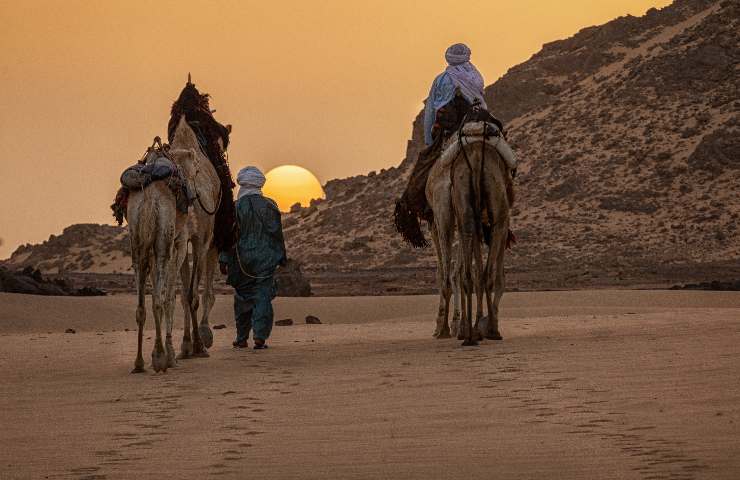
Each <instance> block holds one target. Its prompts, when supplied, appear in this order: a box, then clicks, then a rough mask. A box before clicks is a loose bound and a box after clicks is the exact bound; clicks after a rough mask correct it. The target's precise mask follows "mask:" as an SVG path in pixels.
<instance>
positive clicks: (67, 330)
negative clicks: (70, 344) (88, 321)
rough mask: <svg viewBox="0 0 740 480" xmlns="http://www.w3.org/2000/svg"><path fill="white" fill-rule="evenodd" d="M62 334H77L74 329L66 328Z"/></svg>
mask: <svg viewBox="0 0 740 480" xmlns="http://www.w3.org/2000/svg"><path fill="white" fill-rule="evenodd" d="M64 333H77V331H76V330H75V329H74V328H68V329H66V330H65V331H64Z"/></svg>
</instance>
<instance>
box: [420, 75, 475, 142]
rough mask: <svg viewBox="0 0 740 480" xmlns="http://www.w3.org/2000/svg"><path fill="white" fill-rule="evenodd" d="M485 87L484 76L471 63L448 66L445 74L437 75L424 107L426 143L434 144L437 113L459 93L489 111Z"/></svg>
mask: <svg viewBox="0 0 740 480" xmlns="http://www.w3.org/2000/svg"><path fill="white" fill-rule="evenodd" d="M484 87H485V84H484V82H483V76H482V75H481V74H480V72H479V71H478V69H477V68H475V65H473V64H472V63H470V62H463V63H460V64H455V65H448V66H447V68H446V69H445V71H444V72H442V73H440V74H439V75H437V78H435V79H434V82H433V83H432V88H431V90H430V91H429V97H428V98H427V100H426V104H425V105H424V143H426V144H427V145H431V144H432V141H433V139H432V127H433V126H434V122H435V120H436V117H437V111H438V110H439V109H440V108H442V107H444V106H445V105H447V104H448V103H450V101H451V100H452V99H453V98H454V97H455V93H456V92H458V91H459V92H460V93H461V94H462V96H463V97H465V99H466V100H467V101H468V102H470V104H471V105H472V104H474V103H475V102H478V103H479V104H480V105H481V107H483V108H484V109H488V106H487V105H486V99H485V97H484V94H483V89H484Z"/></svg>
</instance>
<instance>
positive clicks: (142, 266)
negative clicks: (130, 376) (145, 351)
mask: <svg viewBox="0 0 740 480" xmlns="http://www.w3.org/2000/svg"><path fill="white" fill-rule="evenodd" d="M133 257H134V258H135V263H134V265H135V267H134V276H135V277H136V294H137V297H138V304H137V306H136V324H137V325H138V327H139V343H138V348H137V350H136V361H135V362H134V369H133V370H131V373H143V372H146V369H145V368H144V356H143V355H142V353H141V350H142V344H143V342H144V323H146V277H147V262H142V261H140V260H139V259H137V258H136V257H137V255H133Z"/></svg>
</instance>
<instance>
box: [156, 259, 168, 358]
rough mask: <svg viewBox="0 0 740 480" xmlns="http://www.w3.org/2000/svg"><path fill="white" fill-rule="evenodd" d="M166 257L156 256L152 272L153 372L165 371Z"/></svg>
mask: <svg viewBox="0 0 740 480" xmlns="http://www.w3.org/2000/svg"><path fill="white" fill-rule="evenodd" d="M167 261H168V258H167V256H166V255H161V254H160V255H158V256H157V259H156V264H155V267H154V271H153V272H152V285H153V288H152V310H153V311H154V326H155V331H156V336H155V339H154V349H153V350H152V368H153V369H154V371H155V372H165V371H167V353H166V351H165V348H164V342H163V341H162V316H163V313H164V305H163V303H164V302H163V300H164V294H165V289H166V281H167V273H168V269H167V263H168V262H167Z"/></svg>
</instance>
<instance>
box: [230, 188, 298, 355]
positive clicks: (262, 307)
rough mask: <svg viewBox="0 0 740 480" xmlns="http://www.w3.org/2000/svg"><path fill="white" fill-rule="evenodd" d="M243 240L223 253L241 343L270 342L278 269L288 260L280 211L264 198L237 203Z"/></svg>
mask: <svg viewBox="0 0 740 480" xmlns="http://www.w3.org/2000/svg"><path fill="white" fill-rule="evenodd" d="M236 219H237V224H238V227H239V239H238V240H237V242H236V245H235V246H234V248H232V249H231V250H230V251H228V252H223V253H221V255H220V257H219V261H220V262H221V263H225V264H227V266H228V275H227V278H226V282H227V283H228V284H229V285H231V286H232V287H234V317H235V320H236V330H237V338H236V340H237V341H242V340H246V339H247V338H249V330H250V329H251V330H254V337H255V338H259V339H261V340H267V338H268V337H269V336H270V332H271V331H272V323H273V311H272V299H273V298H275V295H276V294H277V286H276V284H275V277H274V274H275V270H276V269H277V266H278V265H280V264H282V263H284V262H285V261H286V258H287V257H286V253H285V240H284V238H283V229H282V225H281V223H280V210H278V207H277V205H276V204H275V202H273V201H272V200H270V199H268V198H265V197H263V196H262V195H259V194H255V195H246V196H244V197H242V198H240V199H239V200H238V201H237V202H236Z"/></svg>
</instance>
